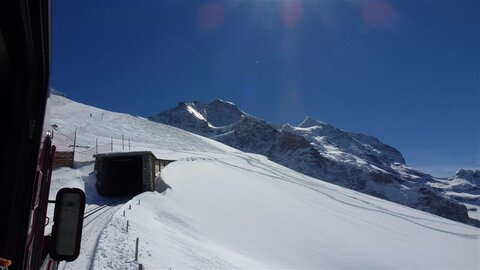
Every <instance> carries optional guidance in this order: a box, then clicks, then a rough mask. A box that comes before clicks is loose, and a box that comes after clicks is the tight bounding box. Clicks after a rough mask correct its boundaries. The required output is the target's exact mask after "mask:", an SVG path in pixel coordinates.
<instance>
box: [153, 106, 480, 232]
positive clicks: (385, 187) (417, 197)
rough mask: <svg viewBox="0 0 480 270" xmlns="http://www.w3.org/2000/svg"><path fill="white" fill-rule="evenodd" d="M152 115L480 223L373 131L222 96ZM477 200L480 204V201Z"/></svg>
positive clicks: (344, 182)
mask: <svg viewBox="0 0 480 270" xmlns="http://www.w3.org/2000/svg"><path fill="white" fill-rule="evenodd" d="M185 104H189V105H188V106H194V107H195V108H196V110H197V111H198V112H200V113H201V114H202V118H201V119H200V120H199V118H198V117H195V115H192V114H191V113H188V112H186V110H185ZM219 117H221V119H222V121H218V118H219ZM150 119H152V120H153V121H156V122H160V123H164V124H168V125H172V126H175V127H178V128H182V129H184V130H187V131H190V132H193V133H196V134H199V135H202V136H206V137H209V138H211V139H214V140H217V141H219V142H222V143H224V144H226V145H229V146H232V147H234V148H237V149H239V150H242V151H245V152H250V153H256V154H261V155H265V156H267V157H268V158H269V159H271V160H272V161H274V162H277V163H279V164H282V165H284V166H287V167H288V168H290V169H293V170H296V171H298V172H300V173H303V174H306V175H309V176H312V177H315V178H317V179H322V180H326V181H329V182H331V183H334V184H337V185H341V186H344V187H348V188H351V189H354V190H357V191H361V192H364V193H367V194H370V195H374V196H376V197H379V198H384V199H387V200H390V201H393V202H396V203H400V204H403V205H407V206H410V207H414V208H417V209H421V210H423V211H427V212H430V213H433V214H436V215H440V216H443V217H447V218H450V219H452V220H456V221H461V222H464V223H468V224H473V225H476V226H480V216H479V215H478V212H477V210H476V208H475V207H473V208H472V207H469V205H465V204H464V203H463V201H461V200H459V199H458V198H459V197H458V196H456V195H455V196H454V194H453V193H451V192H442V191H441V190H439V189H437V188H435V184H434V183H437V182H438V180H437V179H436V178H434V177H432V176H430V175H428V174H425V173H422V172H421V171H419V170H416V169H414V168H411V167H409V166H408V165H407V164H406V163H405V159H404V157H403V156H402V154H401V153H400V151H398V150H397V149H395V148H394V147H392V146H389V145H387V144H384V143H382V142H381V141H380V140H379V139H377V138H375V137H373V136H369V135H364V134H358V133H352V132H348V131H344V130H341V129H338V128H335V127H334V126H332V125H329V124H327V123H324V122H322V121H319V120H317V119H314V118H312V117H307V118H306V119H305V120H304V121H303V122H302V123H301V124H300V125H299V126H292V125H289V124H285V125H283V126H281V127H277V126H274V125H272V124H270V123H268V122H266V121H264V120H262V119H259V118H257V117H254V116H251V115H248V114H246V113H245V112H243V111H241V110H239V109H238V108H237V107H236V106H235V105H234V104H233V103H231V102H225V101H221V100H215V101H213V102H211V103H208V104H201V103H199V102H198V101H195V102H193V103H180V104H179V105H178V106H177V107H175V108H173V109H170V110H167V111H164V112H161V113H160V114H158V115H157V116H154V117H151V118H150ZM204 123H208V124H204ZM219 126H221V127H219ZM477 186H478V185H477ZM470 198H471V196H470ZM470 202H471V201H470ZM473 203H474V204H478V206H479V207H480V202H477V201H475V202H473Z"/></svg>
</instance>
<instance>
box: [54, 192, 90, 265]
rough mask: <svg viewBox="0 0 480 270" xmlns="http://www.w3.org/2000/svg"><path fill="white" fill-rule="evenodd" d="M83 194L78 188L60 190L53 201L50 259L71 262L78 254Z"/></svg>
mask: <svg viewBox="0 0 480 270" xmlns="http://www.w3.org/2000/svg"><path fill="white" fill-rule="evenodd" d="M84 212H85V193H84V192H83V191H82V190H81V189H78V188H62V189H60V190H59V191H58V193H57V197H56V199H55V213H54V216H53V228H52V242H51V248H50V257H51V258H52V259H53V260H55V261H67V262H70V261H73V260H75V259H76V258H77V257H78V255H79V254H80V241H81V240H82V228H83V214H84Z"/></svg>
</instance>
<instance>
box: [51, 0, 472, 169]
mask: <svg viewBox="0 0 480 270" xmlns="http://www.w3.org/2000/svg"><path fill="white" fill-rule="evenodd" d="M52 13H53V16H52V44H53V46H52V78H51V85H52V87H53V88H55V89H57V90H60V91H62V92H65V93H66V94H67V95H68V96H69V97H70V98H72V99H74V100H77V101H79V102H82V103H86V104H90V105H93V106H97V107H101V108H105V109H108V110H113V111H120V112H127V113H131V114H136V115H142V116H152V115H155V114H157V113H158V112H160V111H163V110H165V109H168V108H171V107H174V106H175V105H176V104H177V103H178V102H179V101H192V100H199V101H202V102H209V101H211V100H213V99H215V98H221V99H225V100H229V101H232V102H234V103H236V104H237V105H238V106H239V107H240V108H241V109H242V110H244V111H246V112H248V113H250V114H253V115H256V116H258V117H261V118H263V119H265V120H267V121H269V122H272V123H276V124H283V123H287V122H288V123H291V124H299V123H300V122H301V121H302V120H303V119H304V117H305V116H311V117H314V118H316V119H319V120H322V121H324V122H328V123H330V124H332V125H334V126H337V127H339V128H342V129H345V130H349V131H354V132H359V133H365V134H370V135H374V136H376V137H378V138H379V139H380V140H382V141H383V142H385V143H388V144H390V145H392V146H394V147H396V148H398V149H399V150H400V151H401V152H402V153H403V154H404V156H405V159H406V161H407V163H408V164H409V165H412V166H414V167H417V168H420V169H424V170H426V171H427V172H430V173H432V174H434V175H436V176H448V175H451V174H453V173H454V172H455V171H456V170H457V169H459V168H479V169H480V106H479V104H480V1H476V0H465V1H460V0H459V1H448V0H446V1H434V0H431V1H426V0H425V1H418V0H412V1H386V0H371V1H355V0H345V1H333V0H330V1H324V0H306V1H296V0H284V1H282V0H257V1H247V0H230V1H188V0H184V1H154V0H135V1H133V0H95V1H93V0H68V1H67V0H52Z"/></svg>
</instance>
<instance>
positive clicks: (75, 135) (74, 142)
mask: <svg viewBox="0 0 480 270" xmlns="http://www.w3.org/2000/svg"><path fill="white" fill-rule="evenodd" d="M76 144H77V128H76V127H75V133H74V135H73V160H72V161H73V163H75V146H76Z"/></svg>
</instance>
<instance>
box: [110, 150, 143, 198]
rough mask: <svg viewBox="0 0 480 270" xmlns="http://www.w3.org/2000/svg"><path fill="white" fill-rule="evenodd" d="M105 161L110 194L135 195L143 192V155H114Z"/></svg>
mask: <svg viewBox="0 0 480 270" xmlns="http://www.w3.org/2000/svg"><path fill="white" fill-rule="evenodd" d="M104 162H105V164H104V165H103V166H104V167H103V168H104V170H105V171H106V173H107V175H106V176H107V177H105V184H106V193H108V195H110V196H135V195H137V194H139V193H142V191H143V186H142V156H132V157H114V158H110V159H106V160H105V161H104Z"/></svg>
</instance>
